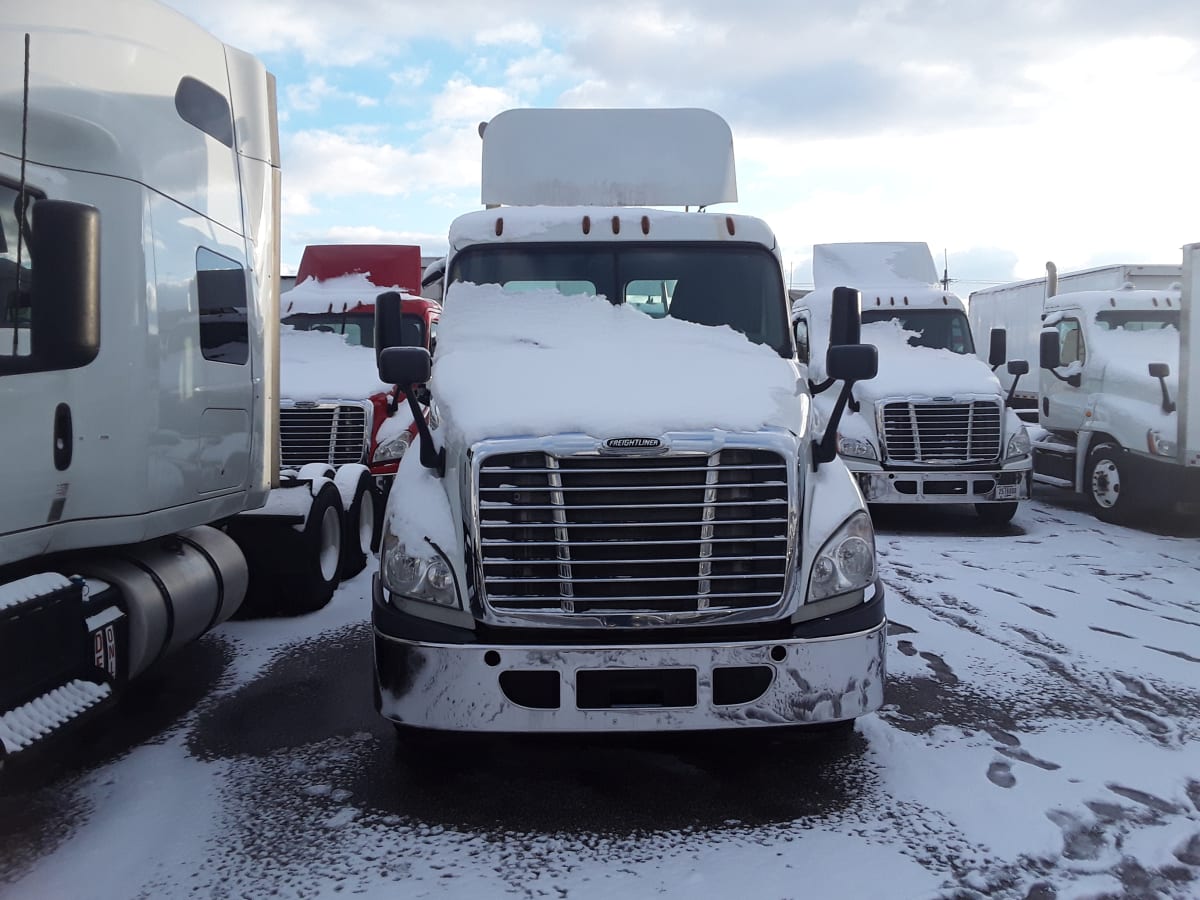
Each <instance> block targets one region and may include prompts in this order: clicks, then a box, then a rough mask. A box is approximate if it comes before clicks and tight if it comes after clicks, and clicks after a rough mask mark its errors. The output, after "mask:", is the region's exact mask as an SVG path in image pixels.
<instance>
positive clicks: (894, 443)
mask: <svg viewBox="0 0 1200 900" xmlns="http://www.w3.org/2000/svg"><path fill="white" fill-rule="evenodd" d="M1000 416H1001V407H1000V404H999V403H996V402H995V401H984V400H977V401H974V402H970V403H910V402H902V403H887V404H884V407H883V437H884V446H885V448H886V450H887V456H888V459H889V460H891V461H892V462H911V463H950V464H952V463H971V462H985V461H990V460H995V459H997V458H999V456H1000V435H1001V428H1000V421H1001V420H1000Z"/></svg>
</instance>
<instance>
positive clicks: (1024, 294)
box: [967, 262, 1183, 422]
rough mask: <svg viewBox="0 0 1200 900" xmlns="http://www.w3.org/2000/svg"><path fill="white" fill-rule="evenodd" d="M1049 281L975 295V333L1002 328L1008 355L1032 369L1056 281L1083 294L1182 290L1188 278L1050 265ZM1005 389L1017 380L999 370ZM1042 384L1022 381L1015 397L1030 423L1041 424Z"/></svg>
mask: <svg viewBox="0 0 1200 900" xmlns="http://www.w3.org/2000/svg"><path fill="white" fill-rule="evenodd" d="M1046 271H1047V276H1046V277H1044V278H1030V279H1028V280H1026V281H1016V282H1013V283H1011V284H999V285H996V286H995V287H990V288H983V289H982V290H978V291H972V292H971V296H970V298H969V300H968V301H967V315H968V317H969V318H970V320H971V330H972V331H973V332H974V333H975V334H980V335H982V334H990V333H991V332H992V330H993V329H1003V330H1004V331H1005V332H1006V334H1007V349H1008V355H1009V356H1011V357H1012V358H1013V359H1024V360H1027V361H1029V362H1030V363H1031V364H1032V363H1033V362H1034V361H1036V360H1037V358H1038V353H1039V350H1038V340H1039V335H1040V334H1041V331H1042V312H1043V309H1042V307H1043V305H1044V304H1045V302H1046V297H1047V293H1046V288H1047V285H1048V284H1049V283H1050V280H1051V279H1053V280H1054V283H1055V284H1056V285H1057V287H1056V290H1057V291H1058V292H1059V293H1063V294H1067V293H1072V294H1073V293H1077V292H1079V291H1120V290H1122V289H1123V288H1126V286H1128V287H1129V288H1130V289H1137V290H1152V291H1163V290H1169V289H1174V290H1179V283H1180V281H1181V280H1182V279H1183V268H1182V266H1180V265H1178V264H1175V265H1128V264H1114V265H1108V266H1097V267H1095V268H1091V269H1083V270H1081V271H1078V272H1064V273H1059V272H1058V268H1057V267H1056V266H1055V265H1054V263H1052V262H1048V263H1046ZM975 349H976V353H977V354H978V356H979V358H980V359H982V360H987V359H988V354H989V353H990V348H988V347H983V346H979V347H976V348H975ZM996 375H997V377H999V379H1000V385H1001V387H1003V388H1004V389H1005V390H1006V391H1007V390H1008V389H1009V388H1011V387H1013V382H1014V381H1016V380H1018V379H1016V378H1014V377H1013V376H1012V375H1010V374H1009V373H1008V371H1007V370H1006V369H1004V368H1000V369H998V370H997V371H996ZM1040 384H1041V383H1040V380H1039V379H1038V377H1037V376H1036V375H1034V376H1032V377H1030V378H1025V379H1020V383H1019V384H1018V385H1017V386H1016V389H1015V391H1014V392H1013V406H1014V408H1015V409H1016V410H1017V412H1018V414H1019V415H1020V416H1021V417H1022V418H1023V419H1025V420H1026V421H1029V422H1037V408H1038V396H1039V394H1038V391H1039V388H1040Z"/></svg>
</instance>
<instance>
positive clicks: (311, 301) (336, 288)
mask: <svg viewBox="0 0 1200 900" xmlns="http://www.w3.org/2000/svg"><path fill="white" fill-rule="evenodd" d="M386 291H397V292H399V293H402V294H405V295H406V296H412V295H411V294H408V292H407V291H405V290H404V288H402V287H400V286H399V285H392V286H391V287H381V286H380V285H377V284H373V283H372V282H371V276H370V273H369V272H355V273H354V274H352V275H339V276H338V277H337V278H329V279H326V280H325V281H318V280H317V279H315V278H306V279H304V281H302V282H300V283H299V284H297V285H296V286H295V287H294V288H292V289H291V290H290V291H288V292H287V293H286V294H281V295H280V297H279V312H280V316H281V317H284V318H286V317H287V316H291V315H296V314H297V313H308V314H315V313H324V312H335V313H340V312H345V311H346V310H348V309H354V308H355V307H357V306H370V307H374V305H375V298H376V297H378V296H379V295H380V294H382V293H385V292H386Z"/></svg>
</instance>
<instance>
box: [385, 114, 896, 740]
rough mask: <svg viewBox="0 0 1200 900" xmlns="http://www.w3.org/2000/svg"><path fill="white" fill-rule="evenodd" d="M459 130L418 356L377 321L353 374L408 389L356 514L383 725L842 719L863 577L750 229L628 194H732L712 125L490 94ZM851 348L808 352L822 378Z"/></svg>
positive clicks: (868, 685) (861, 664) (769, 238)
mask: <svg viewBox="0 0 1200 900" xmlns="http://www.w3.org/2000/svg"><path fill="white" fill-rule="evenodd" d="M483 141H484V144H483V198H482V199H483V202H484V204H485V205H486V206H487V209H486V210H483V211H478V212H474V213H468V214H466V215H463V216H460V217H459V218H458V219H456V220H455V222H454V223H453V225H452V226H451V230H450V236H449V245H450V250H449V255H448V257H447V260H446V262H445V266H444V272H445V279H446V281H445V292H444V296H445V300H444V308H443V314H442V319H441V323H440V331H439V338H438V347H437V352H436V364H435V365H433V367H432V376H431V375H430V368H431V367H430V356H429V354H428V353H427V352H426V351H425V350H424V349H422V348H409V347H397V346H394V345H395V343H396V342H397V341H396V337H395V336H396V335H397V334H398V333H399V331H398V329H396V328H394V327H393V326H392V325H389V324H388V323H387V322H385V321H381V322H380V324H379V325H378V326H377V334H378V335H380V339H381V341H382V343H381V346H389V345H391V346H390V347H389V349H385V350H383V352H382V355H381V362H380V369H381V378H382V379H383V380H384V381H385V382H394V383H396V384H404V385H414V384H422V383H425V382H426V381H428V385H429V388H430V391H431V394H432V398H433V399H432V402H433V406H432V412H431V415H430V419H429V423H428V425H426V422H425V419H424V418H423V417H417V422H418V426H419V427H420V428H421V435H420V438H419V441H418V447H417V448H414V449H413V450H410V452H409V453H408V454H406V455H405V457H404V458H403V460H401V463H400V469H399V472H398V473H397V480H396V490H395V492H394V493H393V498H396V497H398V496H403V498H404V499H403V502H395V499H393V501H392V502H389V505H388V509H387V514H386V517H385V528H384V538H383V544H382V547H381V572H380V576H379V578H378V580H377V582H376V584H375V590H374V602H373V624H374V633H375V661H376V674H377V684H376V703H377V706H378V708H379V710H380V712H381V713H382V714H383V715H384V716H385V717H387V718H388V719H390V720H392V721H393V722H394V723H396V724H397V725H398V726H399V727H400V730H401V732H402V734H408V735H410V736H412V735H414V734H415V735H419V734H421V733H423V732H421V731H415V730H416V729H423V730H426V731H425V732H424V733H428V730H435V731H443V732H463V731H493V732H530V731H538V732H596V731H610V730H611V731H668V730H706V729H721V728H739V727H760V726H783V725H812V726H818V725H823V726H827V727H829V728H832V729H834V730H839V731H845V730H846V729H847V727H852V722H853V720H854V719H855V718H856V717H858V716H861V715H863V714H865V713H869V712H871V711H872V710H875V709H877V708H878V707H879V706H880V704H881V703H882V701H883V691H884V678H885V665H884V662H885V660H884V647H885V640H884V639H885V628H886V621H885V618H884V609H883V589H882V586H881V584H880V582H879V579H878V577H877V574H876V564H875V548H874V533H873V531H872V527H871V520H870V517H869V515H868V514H867V512H866V508H865V505H864V503H863V500H862V497H861V495H860V493H859V491H858V489H857V488H856V487H855V485H854V482H853V480H852V479H851V477H850V475H849V473H848V472H847V471H846V468H845V466H844V465H843V464H842V463H841V462H840V461H839V460H838V459H837V457H836V453H835V452H834V450H833V446H832V438H831V435H827V434H825V433H823V432H820V431H817V430H815V428H814V417H813V414H812V408H811V403H810V397H809V393H808V388H807V383H806V381H805V380H804V378H803V377H802V373H801V371H800V369H799V367H798V366H797V364H796V362H795V357H794V348H793V345H792V337H791V332H790V329H789V327H788V307H787V294H786V291H785V287H784V281H783V274H782V267H781V264H780V255H779V250H778V246H777V244H776V242H775V238H774V235H773V234H772V233H771V231H770V229H769V228H768V227H767V226H766V225H765V224H764V223H763V222H762V221H760V220H758V219H754V218H751V217H748V216H743V215H723V214H714V213H710V212H703V211H691V212H687V211H667V210H663V209H658V208H652V207H660V206H680V207H684V206H689V207H703V206H707V205H709V204H712V203H717V202H724V201H730V200H734V199H736V188H735V185H734V172H733V156H732V149H733V148H732V137H731V135H730V132H729V128H728V126H727V125H726V124H725V122H724V121H723V120H721V119H720V118H719V117H717V116H715V115H714V114H712V113H709V112H707V111H704V110H510V111H508V112H504V113H501V114H500V115H498V116H496V117H495V118H494V119H492V120H491V121H490V122H489V123H488V124H487V125H486V126H485V130H484V131H483ZM588 204H593V205H588ZM431 287H432V286H431ZM432 293H434V294H436V293H437V292H436V290H433V291H432ZM845 294H847V295H850V296H849V297H848V298H847V297H843V298H842V299H843V301H845V302H842V303H841V304H840V305H839V316H840V317H841V318H850V317H853V316H855V315H856V312H857V306H856V299H857V298H856V297H854V296H853V292H852V291H846V292H845ZM839 320H840V319H839ZM874 362H875V360H874V351H873V348H870V347H864V346H840V347H835V348H832V349H831V350H830V353H829V366H830V370H831V374H832V375H833V376H834V377H837V378H841V379H844V380H845V383H846V384H847V385H849V384H851V383H853V382H854V380H855V379H860V378H869V377H871V376H872V375H873V373H874ZM410 395H411V392H410ZM831 427H832V428H836V414H835V415H834V417H833V421H832V424H831ZM417 450H419V453H418V452H416V451H417Z"/></svg>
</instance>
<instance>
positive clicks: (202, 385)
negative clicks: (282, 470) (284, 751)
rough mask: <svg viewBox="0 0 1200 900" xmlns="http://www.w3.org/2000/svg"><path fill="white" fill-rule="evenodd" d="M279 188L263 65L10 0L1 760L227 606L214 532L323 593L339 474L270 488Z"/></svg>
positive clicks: (5, 111)
mask: <svg viewBox="0 0 1200 900" xmlns="http://www.w3.org/2000/svg"><path fill="white" fill-rule="evenodd" d="M27 35H28V37H27ZM26 72H27V73H28V75H26ZM278 202H279V152H278V139H277V129H276V118H275V106H274V79H273V78H272V76H271V75H270V74H269V73H268V72H267V71H266V70H265V69H264V68H263V66H262V64H261V63H260V62H259V61H258V60H256V59H255V58H253V57H252V56H250V55H248V54H246V53H243V52H241V51H239V50H237V49H234V48H232V47H228V46H225V45H223V44H222V43H221V42H220V41H219V40H218V39H216V38H215V37H213V36H212V35H210V34H208V33H207V32H205V31H204V30H202V29H201V28H199V27H198V26H196V25H195V24H193V23H192V22H190V21H189V20H187V19H186V18H184V17H183V16H181V15H179V14H178V13H176V12H174V11H172V10H170V9H167V8H166V7H163V6H161V5H159V4H157V3H152V2H145V0H126V2H122V3H119V4H103V5H100V4H93V5H88V4H78V3H73V2H70V0H45V2H42V3H38V4H36V5H31V6H28V7H24V6H23V7H21V9H19V10H17V9H15V8H13V7H10V8H8V9H6V10H5V11H4V12H3V13H0V229H2V231H0V420H2V421H3V426H2V427H0V454H2V455H3V458H4V460H5V464H4V468H3V474H2V475H0V497H2V498H3V502H0V758H5V757H7V758H9V760H10V761H11V760H12V759H15V758H17V757H21V758H27V757H29V756H30V755H31V754H30V753H29V752H28V751H30V750H31V748H34V747H36V746H39V745H42V744H44V743H45V741H46V740H47V739H49V738H51V737H53V736H55V735H62V734H66V733H68V731H69V730H70V729H69V728H68V726H69V725H70V724H71V723H75V722H79V721H81V720H82V719H83V718H86V716H85V715H84V714H85V713H89V712H91V711H94V710H97V709H99V708H101V707H103V706H105V705H106V704H107V702H108V701H109V700H111V699H112V698H114V697H115V696H116V693H117V692H118V691H119V688H120V687H121V686H122V685H123V684H124V683H125V682H126V681H127V680H129V679H131V678H134V677H136V676H138V675H140V674H141V673H143V672H145V671H146V670H147V669H148V668H150V667H151V666H153V665H154V664H155V663H156V662H157V661H158V660H159V659H160V657H163V656H164V655H166V654H167V653H169V652H170V651H172V650H174V649H176V648H178V647H179V646H181V645H183V644H185V643H187V642H189V641H191V640H194V639H195V638H197V637H199V636H200V635H202V634H203V633H205V632H207V631H209V630H210V629H212V628H213V627H214V626H216V625H217V624H218V623H220V622H222V621H223V620H225V619H227V618H228V617H229V616H230V615H231V614H233V613H234V612H235V611H236V610H237V609H238V608H239V605H240V604H242V601H243V596H244V594H245V592H246V587H247V582H248V577H249V570H248V566H247V560H246V556H245V554H244V553H243V551H242V550H241V549H240V548H239V544H238V543H237V542H235V541H234V540H231V539H230V536H229V535H228V534H226V533H223V531H222V530H221V529H222V528H230V529H232V530H234V531H236V530H237V528H238V527H240V526H241V525H243V524H244V525H246V528H244V529H243V532H244V533H243V534H241V535H239V540H241V541H243V542H244V544H245V546H246V547H247V548H248V550H249V551H250V553H251V555H252V556H253V555H255V554H257V556H258V557H260V558H261V559H264V560H266V562H267V564H268V565H271V566H278V567H279V571H276V572H273V574H274V577H275V580H276V581H277V583H278V584H279V585H288V586H290V587H291V588H293V589H297V586H298V585H299V586H300V588H303V589H302V590H300V595H299V606H301V607H302V606H304V605H305V604H306V603H311V602H313V600H314V598H315V599H317V600H319V599H320V595H321V592H322V591H323V590H324V587H327V585H325V584H324V582H322V585H320V586H318V590H317V591H315V592H314V591H313V590H310V588H311V580H312V578H314V577H316V578H323V576H324V575H325V574H326V573H328V572H330V570H331V569H332V568H334V567H335V566H336V565H337V563H338V561H339V555H340V548H341V542H340V530H341V521H342V507H341V500H340V497H339V493H338V490H337V486H336V485H335V484H334V483H332V481H331V480H328V479H325V478H323V477H315V478H313V479H309V480H306V481H303V482H301V481H299V480H297V481H296V484H297V487H296V488H295V489H294V490H272V487H273V484H274V483H275V481H276V477H277V471H278V463H277V445H278V444H277V434H276V423H277V415H278V411H277V400H276V397H277V395H276V385H275V381H276V379H277V377H278V359H277V353H278V335H279V325H278V322H279V316H278V271H279V263H278V253H279V251H278V221H279V206H278ZM272 498H274V499H272ZM272 505H273V506H274V512H273V513H271V512H270V511H269V510H268V514H267V515H266V516H265V517H260V518H258V519H255V520H254V521H253V522H251V521H250V520H249V519H246V520H244V521H243V520H242V518H241V515H242V514H244V513H246V512H247V511H262V510H264V509H266V508H267V507H270V506H272ZM214 526H215V527H214ZM259 538H261V539H262V542H261V543H260V541H259ZM285 555H286V556H287V560H286V562H285V561H283V560H282V557H283V556H285ZM314 572H315V575H314ZM305 578H308V579H309V582H305V581H304V579H305ZM335 583H336V582H335ZM306 585H307V586H306Z"/></svg>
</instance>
